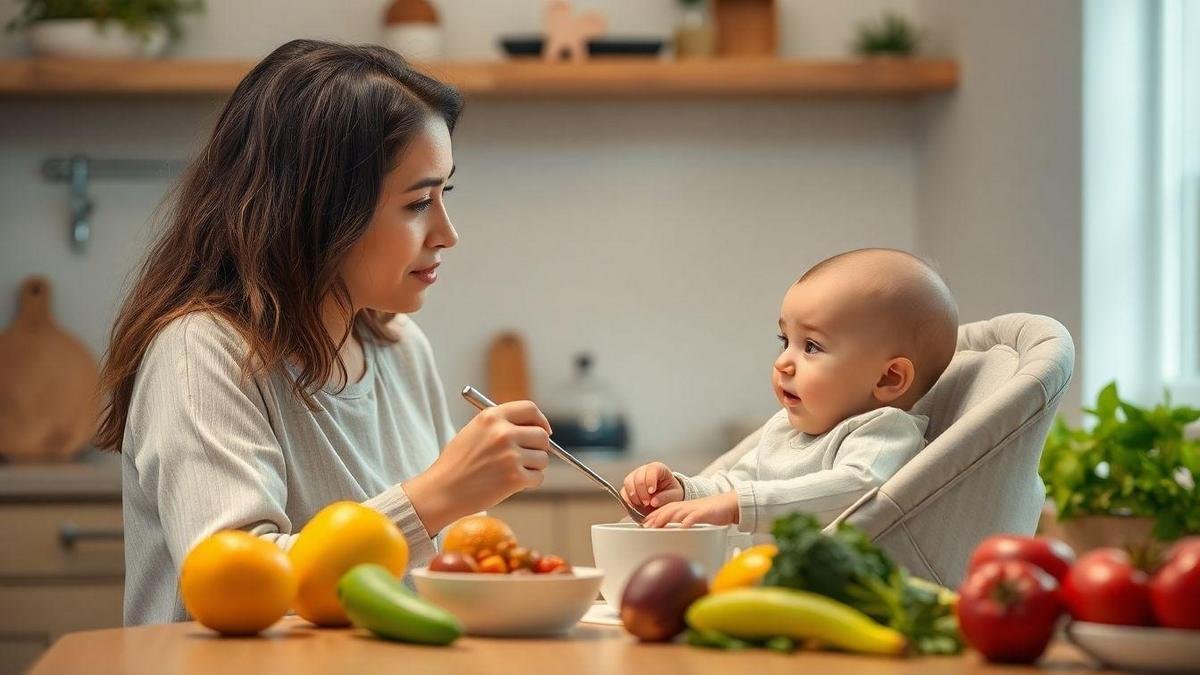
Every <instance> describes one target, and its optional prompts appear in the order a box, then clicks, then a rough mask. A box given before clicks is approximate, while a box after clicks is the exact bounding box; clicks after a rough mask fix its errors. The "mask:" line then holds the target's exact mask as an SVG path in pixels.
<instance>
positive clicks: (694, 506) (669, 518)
mask: <svg viewBox="0 0 1200 675" xmlns="http://www.w3.org/2000/svg"><path fill="white" fill-rule="evenodd" d="M738 515H739V511H738V501H737V493H736V492H723V493H721V494H719V495H713V496H711V497H701V498H700V499H689V500H687V501H683V502H675V503H674V504H667V505H666V506H664V507H662V508H661V509H659V510H657V511H655V512H654V513H651V514H650V515H648V516H646V521H645V522H644V523H642V527H666V525H667V524H668V523H680V524H682V525H683V526H684V527H691V526H692V525H695V524H697V523H707V524H709V525H732V524H734V523H736V522H738Z"/></svg>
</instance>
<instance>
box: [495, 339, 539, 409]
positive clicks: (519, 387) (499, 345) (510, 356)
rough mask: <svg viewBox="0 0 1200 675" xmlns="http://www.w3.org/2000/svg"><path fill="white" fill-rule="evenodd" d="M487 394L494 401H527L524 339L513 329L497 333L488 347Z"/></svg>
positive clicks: (527, 378)
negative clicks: (513, 331)
mask: <svg viewBox="0 0 1200 675" xmlns="http://www.w3.org/2000/svg"><path fill="white" fill-rule="evenodd" d="M487 365H488V383H487V387H488V394H489V395H490V396H491V398H492V400H493V401H495V402H496V403H508V402H509V401H528V400H529V399H530V398H532V397H531V395H530V391H529V367H528V363H527V361H526V359H525V342H524V341H523V340H521V336H520V335H517V334H516V333H500V334H499V335H497V336H496V337H495V338H494V339H493V340H492V345H491V347H490V348H488V362H487Z"/></svg>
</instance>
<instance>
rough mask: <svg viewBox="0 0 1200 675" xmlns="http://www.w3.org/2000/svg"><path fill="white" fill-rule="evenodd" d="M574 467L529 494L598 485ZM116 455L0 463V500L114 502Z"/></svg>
mask: <svg viewBox="0 0 1200 675" xmlns="http://www.w3.org/2000/svg"><path fill="white" fill-rule="evenodd" d="M580 459H582V460H583V461H584V462H585V463H586V464H588V466H590V467H592V469H593V470H595V471H596V473H598V474H600V475H601V476H603V477H604V478H605V479H606V480H608V481H609V482H611V483H612V484H613V485H614V486H616V487H617V488H620V486H621V481H622V480H624V478H625V475H626V474H628V473H629V472H630V471H632V470H634V469H636V468H637V467H639V466H641V465H642V464H644V463H646V462H648V461H651V460H650V459H649V458H645V457H630V456H624V457H621V458H607V457H605V458H601V457H596V458H590V457H588V456H587V455H586V454H582V455H580ZM713 459H715V458H712V457H682V458H671V459H669V460H668V464H670V465H671V468H672V469H674V470H676V471H682V472H684V473H697V472H699V471H700V470H701V469H703V468H704V467H705V466H708V463H709V462H711V461H712V460H713ZM598 489H599V488H597V487H596V485H595V484H593V483H592V482H591V480H589V479H588V477H587V476H585V475H583V474H582V473H580V472H579V471H576V470H575V469H573V468H571V467H569V466H567V465H566V464H565V463H564V462H562V461H560V460H558V459H551V460H550V466H549V468H547V469H546V480H545V482H544V483H542V486H541V487H540V488H538V489H537V490H535V491H533V492H531V493H530V494H531V495H532V494H542V495H550V494H574V493H587V492H593V491H596V490H598ZM120 500H121V457H120V455H116V454H112V453H101V452H98V451H93V452H88V453H84V455H83V456H82V457H81V459H80V460H79V461H75V462H65V463H62V464H2V465H0V502H38V501H120Z"/></svg>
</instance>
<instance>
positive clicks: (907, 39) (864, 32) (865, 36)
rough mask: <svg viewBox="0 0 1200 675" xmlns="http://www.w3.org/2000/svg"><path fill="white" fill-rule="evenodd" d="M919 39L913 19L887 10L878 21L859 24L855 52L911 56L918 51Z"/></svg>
mask: <svg viewBox="0 0 1200 675" xmlns="http://www.w3.org/2000/svg"><path fill="white" fill-rule="evenodd" d="M919 41H920V36H919V35H918V33H917V29H916V28H915V27H913V25H912V22H911V21H909V20H908V19H906V18H905V17H904V16H903V15H901V14H897V13H896V12H885V13H884V14H883V16H882V17H880V18H879V19H878V20H877V21H862V22H860V23H859V24H858V27H857V28H856V29H855V36H854V53H855V54H858V55H859V56H866V57H880V56H900V57H909V56H912V55H913V54H914V53H916V51H917V43H918V42H919Z"/></svg>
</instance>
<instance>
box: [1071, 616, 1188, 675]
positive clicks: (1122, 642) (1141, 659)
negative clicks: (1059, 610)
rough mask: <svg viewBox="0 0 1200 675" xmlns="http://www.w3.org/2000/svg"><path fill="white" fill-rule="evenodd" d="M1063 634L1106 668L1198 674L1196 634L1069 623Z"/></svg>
mask: <svg viewBox="0 0 1200 675" xmlns="http://www.w3.org/2000/svg"><path fill="white" fill-rule="evenodd" d="M1066 635H1067V639H1068V640H1070V641H1071V642H1073V643H1075V646H1077V647H1079V648H1080V649H1082V650H1083V651H1084V652H1085V653H1087V654H1088V655H1089V656H1091V657H1092V658H1094V659H1096V660H1097V661H1099V662H1100V663H1102V664H1104V665H1105V666H1108V667H1110V668H1116V669H1119V670H1133V671H1169V672H1200V631H1195V630H1179V629H1176V628H1152V627H1145V626H1110V625H1108V624H1103V623H1090V622H1087V621H1071V622H1070V623H1068V624H1067V628H1066Z"/></svg>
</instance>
